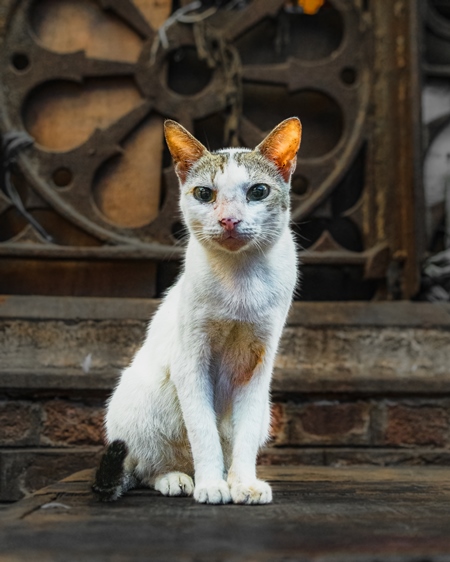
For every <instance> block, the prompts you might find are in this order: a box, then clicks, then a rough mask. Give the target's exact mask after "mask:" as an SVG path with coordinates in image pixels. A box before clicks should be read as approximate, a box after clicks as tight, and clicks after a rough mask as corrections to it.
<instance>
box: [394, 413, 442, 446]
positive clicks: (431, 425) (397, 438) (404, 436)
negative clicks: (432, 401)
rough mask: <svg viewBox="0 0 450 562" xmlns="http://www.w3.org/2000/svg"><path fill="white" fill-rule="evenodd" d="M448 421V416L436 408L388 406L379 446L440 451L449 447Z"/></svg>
mask: <svg viewBox="0 0 450 562" xmlns="http://www.w3.org/2000/svg"><path fill="white" fill-rule="evenodd" d="M449 421H450V420H449V412H448V411H447V410H446V409H445V408H443V407H439V406H409V405H404V404H396V405H392V406H388V407H387V411H386V422H385V431H384V439H383V442H384V444H385V445H397V446H402V445H404V446H406V445H435V446H437V447H443V446H446V445H448V444H449Z"/></svg>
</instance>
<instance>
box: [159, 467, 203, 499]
mask: <svg viewBox="0 0 450 562" xmlns="http://www.w3.org/2000/svg"><path fill="white" fill-rule="evenodd" d="M155 490H158V492H161V494H162V495H163V496H192V494H193V492H194V482H193V481H192V478H191V477H190V476H188V475H187V474H184V473H183V472H169V473H167V474H164V475H163V476H158V477H157V478H156V479H155Z"/></svg>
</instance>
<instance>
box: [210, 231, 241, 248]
mask: <svg viewBox="0 0 450 562" xmlns="http://www.w3.org/2000/svg"><path fill="white" fill-rule="evenodd" d="M247 242H248V238H246V237H244V236H242V235H239V234H238V233H237V232H226V233H223V235H222V236H221V237H220V238H218V239H217V243H218V244H220V246H222V248H226V249H227V250H230V251H231V252H237V251H238V250H240V249H241V248H243V247H244V246H245V245H246V244H247Z"/></svg>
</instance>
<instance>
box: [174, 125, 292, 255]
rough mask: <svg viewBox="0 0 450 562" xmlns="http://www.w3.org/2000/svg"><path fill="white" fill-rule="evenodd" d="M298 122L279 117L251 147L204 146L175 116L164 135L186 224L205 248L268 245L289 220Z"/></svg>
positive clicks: (230, 249)
mask: <svg viewBox="0 0 450 562" xmlns="http://www.w3.org/2000/svg"><path fill="white" fill-rule="evenodd" d="M301 132H302V128H301V124H300V121H299V119H297V118H296V117H292V118H290V119H286V120H285V121H283V122H282V123H280V124H279V125H278V126H277V127H275V129H273V131H272V132H271V133H270V134H269V135H268V136H267V137H266V138H265V139H264V140H263V141H262V142H261V143H260V144H259V145H258V146H257V147H256V148H255V149H254V150H249V149H246V148H238V149H236V148H234V149H232V148H230V149H223V150H219V151H216V152H209V151H208V150H207V149H206V148H205V147H204V146H203V144H202V143H201V142H199V141H198V140H197V139H196V138H194V137H193V136H192V135H191V134H190V133H189V132H188V131H186V129H184V128H183V127H182V126H181V125H179V124H178V123H176V122H175V121H170V120H169V121H166V122H165V135H166V140H167V144H168V147H169V150H170V152H171V154H172V158H173V160H174V164H175V171H176V173H177V176H178V179H179V181H180V189H181V199H180V205H181V210H182V212H183V216H184V220H185V222H186V225H187V227H188V229H189V231H190V232H191V234H192V235H194V236H195V237H196V238H197V239H198V240H199V242H200V243H201V244H203V245H204V246H206V247H208V248H209V249H213V250H214V249H215V250H222V251H226V252H241V251H246V250H251V249H252V248H253V249H261V250H264V249H265V248H267V247H268V246H272V245H273V244H274V243H275V242H276V241H277V240H278V238H279V237H280V235H281V234H282V232H283V231H284V230H285V229H286V227H287V225H288V222H289V199H290V198H289V190H290V180H291V176H292V173H293V172H294V170H295V165H296V161H297V151H298V149H299V147H300V140H301Z"/></svg>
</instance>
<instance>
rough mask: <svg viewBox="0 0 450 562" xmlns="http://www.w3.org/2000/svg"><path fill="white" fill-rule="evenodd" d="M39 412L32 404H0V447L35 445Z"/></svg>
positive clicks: (37, 434) (37, 435) (37, 438)
mask: <svg viewBox="0 0 450 562" xmlns="http://www.w3.org/2000/svg"><path fill="white" fill-rule="evenodd" d="M40 411H41V410H40V406H39V405H38V404H33V403H32V402H22V401H5V402H0V445H8V446H11V445H15V446H19V445H36V444H37V443H38V441H39V424H40Z"/></svg>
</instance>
